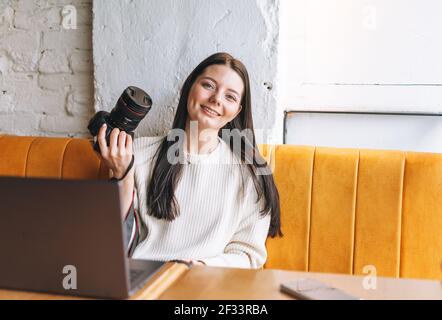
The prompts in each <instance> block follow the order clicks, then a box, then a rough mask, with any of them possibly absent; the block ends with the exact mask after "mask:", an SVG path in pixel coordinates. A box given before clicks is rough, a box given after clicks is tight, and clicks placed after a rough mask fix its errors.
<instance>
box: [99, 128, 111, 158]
mask: <svg viewBox="0 0 442 320" xmlns="http://www.w3.org/2000/svg"><path fill="white" fill-rule="evenodd" d="M97 140H98V145H99V146H100V152H101V155H102V156H103V157H106V156H107V154H108V153H109V148H108V147H107V143H106V124H103V125H102V126H101V128H100V130H99V131H98V136H97Z"/></svg>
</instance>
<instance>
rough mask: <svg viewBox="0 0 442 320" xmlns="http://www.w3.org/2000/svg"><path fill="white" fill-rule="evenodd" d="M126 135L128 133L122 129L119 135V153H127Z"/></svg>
mask: <svg viewBox="0 0 442 320" xmlns="http://www.w3.org/2000/svg"><path fill="white" fill-rule="evenodd" d="M126 137H127V134H126V132H124V131H121V132H120V134H119V136H118V153H119V154H120V155H124V154H125V153H126Z"/></svg>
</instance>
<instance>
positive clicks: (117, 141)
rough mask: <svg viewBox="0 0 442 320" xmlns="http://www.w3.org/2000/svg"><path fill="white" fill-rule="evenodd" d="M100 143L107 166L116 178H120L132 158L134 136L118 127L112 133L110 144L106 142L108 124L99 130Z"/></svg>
mask: <svg viewBox="0 0 442 320" xmlns="http://www.w3.org/2000/svg"><path fill="white" fill-rule="evenodd" d="M97 138H98V145H99V146H100V152H101V157H102V158H103V161H104V163H105V164H106V166H107V167H108V168H109V169H111V170H112V174H113V176H114V177H115V178H117V179H120V178H121V177H123V175H124V174H125V173H126V170H127V168H128V167H129V164H130V162H131V160H132V155H133V149H132V137H131V135H129V134H127V133H126V132H124V131H120V130H119V129H118V128H114V129H113V130H112V132H111V134H110V142H109V146H108V145H107V143H106V124H104V125H102V126H101V128H100V131H98V136H97Z"/></svg>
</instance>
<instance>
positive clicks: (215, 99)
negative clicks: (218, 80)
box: [210, 92, 221, 105]
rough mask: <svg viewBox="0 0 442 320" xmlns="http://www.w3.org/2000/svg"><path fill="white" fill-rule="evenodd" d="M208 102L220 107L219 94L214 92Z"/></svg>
mask: <svg viewBox="0 0 442 320" xmlns="http://www.w3.org/2000/svg"><path fill="white" fill-rule="evenodd" d="M210 102H211V103H215V104H216V105H221V94H220V93H219V92H215V93H214V94H213V95H212V96H211V97H210Z"/></svg>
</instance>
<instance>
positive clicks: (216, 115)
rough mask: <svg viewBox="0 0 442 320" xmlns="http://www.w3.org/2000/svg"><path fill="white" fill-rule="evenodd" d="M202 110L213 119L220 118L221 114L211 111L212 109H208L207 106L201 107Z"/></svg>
mask: <svg viewBox="0 0 442 320" xmlns="http://www.w3.org/2000/svg"><path fill="white" fill-rule="evenodd" d="M201 108H202V109H203V111H204V113H205V114H207V115H209V116H211V117H219V116H220V114H218V113H217V112H216V111H213V110H211V109H210V108H208V107H206V106H201Z"/></svg>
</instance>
